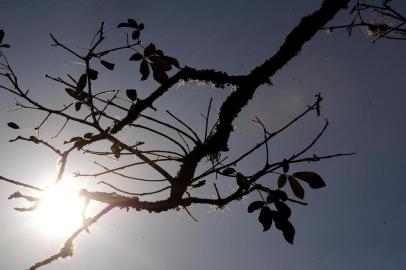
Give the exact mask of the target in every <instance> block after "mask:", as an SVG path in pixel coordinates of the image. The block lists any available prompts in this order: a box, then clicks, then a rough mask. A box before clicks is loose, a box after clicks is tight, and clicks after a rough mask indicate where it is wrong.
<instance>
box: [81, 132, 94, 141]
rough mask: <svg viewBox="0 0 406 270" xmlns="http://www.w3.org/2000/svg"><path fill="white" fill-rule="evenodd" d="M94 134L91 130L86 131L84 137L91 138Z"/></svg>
mask: <svg viewBox="0 0 406 270" xmlns="http://www.w3.org/2000/svg"><path fill="white" fill-rule="evenodd" d="M92 136H93V133H91V132H88V133H85V135H83V138H85V139H88V140H89V139H91V138H92Z"/></svg>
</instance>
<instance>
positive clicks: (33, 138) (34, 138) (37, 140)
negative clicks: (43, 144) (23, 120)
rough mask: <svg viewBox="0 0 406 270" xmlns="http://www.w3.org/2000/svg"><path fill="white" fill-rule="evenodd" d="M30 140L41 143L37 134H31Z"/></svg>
mask: <svg viewBox="0 0 406 270" xmlns="http://www.w3.org/2000/svg"><path fill="white" fill-rule="evenodd" d="M30 141H32V142H34V143H35V144H39V139H38V138H37V137H35V136H30Z"/></svg>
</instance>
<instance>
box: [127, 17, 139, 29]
mask: <svg viewBox="0 0 406 270" xmlns="http://www.w3.org/2000/svg"><path fill="white" fill-rule="evenodd" d="M127 21H128V24H129V25H130V26H131V27H135V28H138V23H137V22H136V21H135V20H134V19H128V20H127Z"/></svg>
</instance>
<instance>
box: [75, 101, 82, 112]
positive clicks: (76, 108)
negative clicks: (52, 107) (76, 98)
mask: <svg viewBox="0 0 406 270" xmlns="http://www.w3.org/2000/svg"><path fill="white" fill-rule="evenodd" d="M80 108H82V102H76V103H75V110H76V111H79V110H80Z"/></svg>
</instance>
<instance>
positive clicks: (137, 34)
mask: <svg viewBox="0 0 406 270" xmlns="http://www.w3.org/2000/svg"><path fill="white" fill-rule="evenodd" d="M140 33H141V32H140V30H135V31H133V33H132V35H131V38H132V39H134V40H136V39H138V38H139V37H140Z"/></svg>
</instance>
